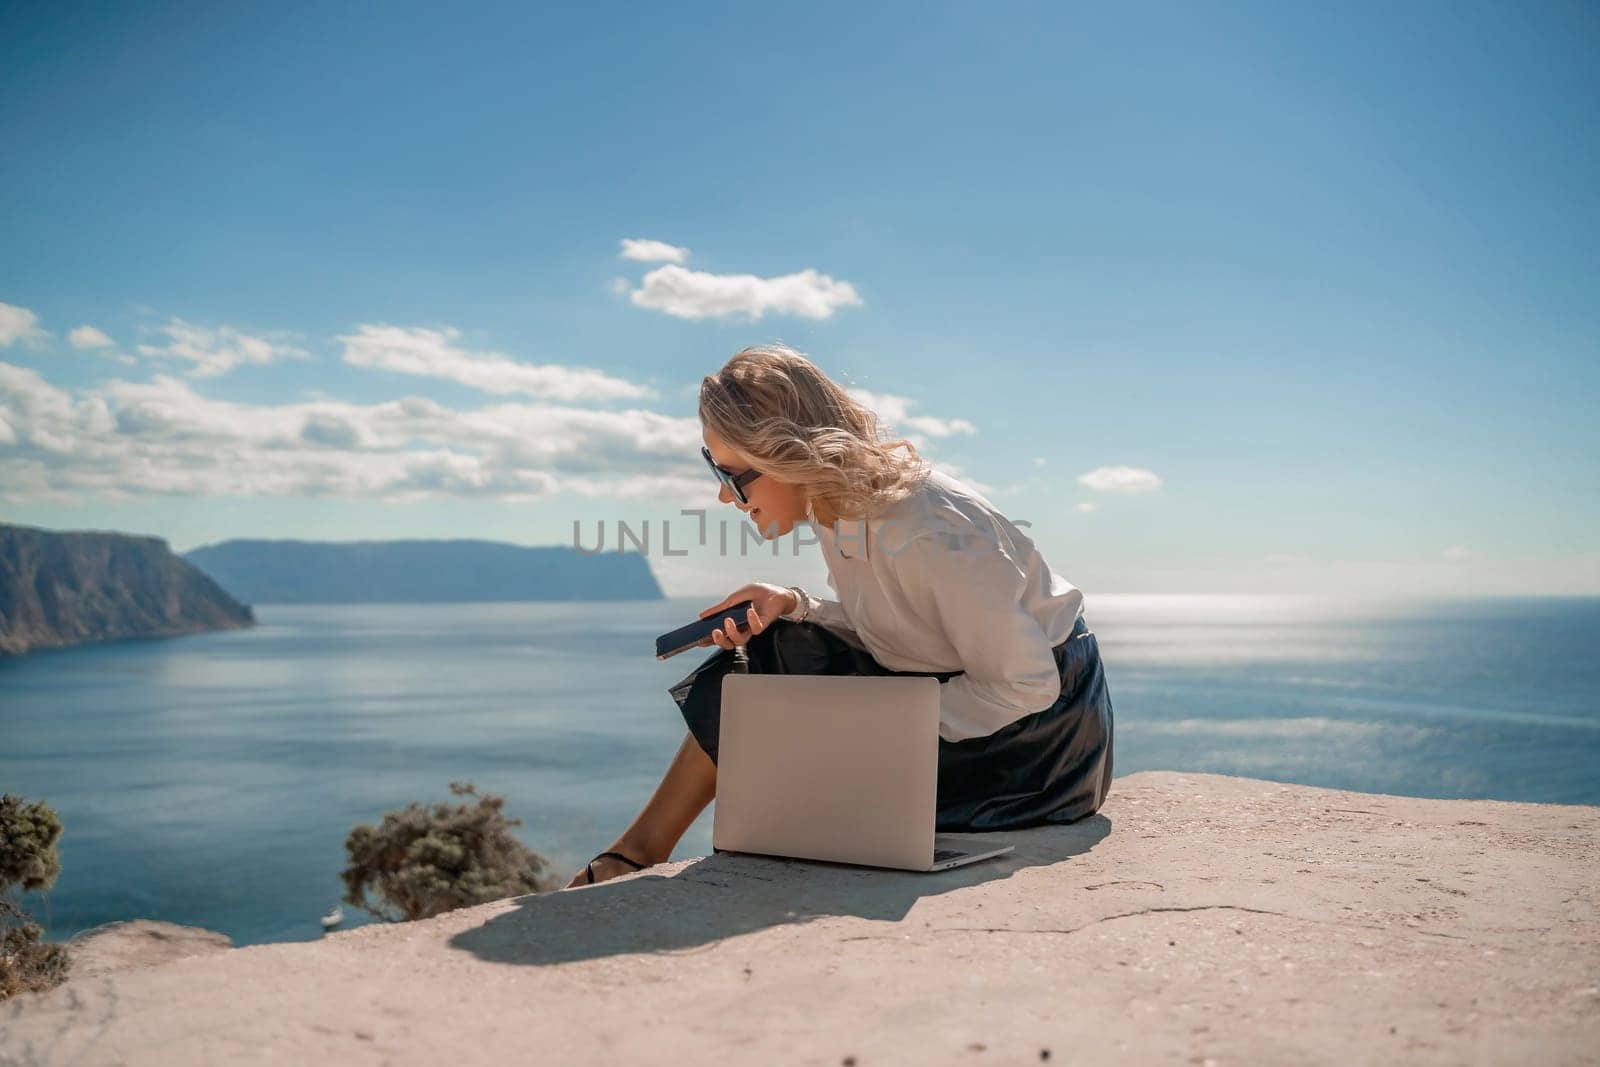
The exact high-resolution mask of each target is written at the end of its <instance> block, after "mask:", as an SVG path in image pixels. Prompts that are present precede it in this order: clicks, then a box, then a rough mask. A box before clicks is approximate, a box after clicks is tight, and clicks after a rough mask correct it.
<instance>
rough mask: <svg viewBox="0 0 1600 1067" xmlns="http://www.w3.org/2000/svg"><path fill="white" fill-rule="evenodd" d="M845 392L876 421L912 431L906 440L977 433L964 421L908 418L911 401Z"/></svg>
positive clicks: (931, 417) (866, 392) (860, 391)
mask: <svg viewBox="0 0 1600 1067" xmlns="http://www.w3.org/2000/svg"><path fill="white" fill-rule="evenodd" d="M845 392H847V393H849V394H850V396H851V397H852V398H854V399H855V400H856V401H858V402H859V403H862V404H865V405H866V406H867V407H869V408H871V409H872V410H873V411H875V412H877V414H878V417H879V418H880V419H882V420H883V421H884V422H887V423H889V424H891V425H893V426H897V427H903V428H904V429H907V430H911V431H912V433H911V434H908V435H907V436H908V437H914V436H915V435H916V434H921V435H923V436H926V437H949V436H951V435H953V434H958V433H977V432H978V428H977V427H976V426H974V425H973V424H972V423H970V422H968V421H967V420H966V419H944V418H939V417H938V416H935V415H913V414H911V407H912V405H913V404H915V403H916V401H915V400H912V399H911V398H910V397H904V396H896V395H894V394H893V393H873V392H869V391H868V390H866V389H854V388H851V389H846V390H845Z"/></svg>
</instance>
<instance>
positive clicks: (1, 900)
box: [0, 793, 70, 1000]
mask: <svg viewBox="0 0 1600 1067" xmlns="http://www.w3.org/2000/svg"><path fill="white" fill-rule="evenodd" d="M60 838H61V819H60V817H59V816H57V815H56V813H55V812H54V811H52V810H51V809H50V808H48V807H46V806H45V805H44V804H42V803H34V804H28V803H25V802H24V801H23V799H22V798H21V797H18V796H13V795H12V794H10V793H7V794H5V795H4V796H0V1000H4V999H5V998H6V997H9V996H11V995H12V994H14V993H20V992H23V991H27V992H33V993H39V992H43V991H44V990H46V989H51V988H53V987H55V986H58V985H60V984H61V983H62V982H63V981H65V980H66V977H67V968H68V966H69V964H70V957H68V955H67V950H66V949H65V948H64V947H63V946H61V945H54V944H48V943H46V942H43V941H41V940H40V938H41V937H42V936H43V935H44V931H43V929H41V928H40V926H39V924H38V923H35V922H32V921H30V919H29V918H28V914H27V912H25V911H23V910H22V907H21V905H20V904H19V903H17V902H16V901H13V900H12V899H11V898H10V894H11V893H12V892H13V891H16V892H17V893H18V894H19V895H20V894H21V893H30V892H33V891H35V890H39V889H49V888H50V887H51V886H52V885H54V884H55V880H56V876H57V875H58V874H60V873H61V854H60V852H58V851H57V850H56V842H57V841H58V840H60Z"/></svg>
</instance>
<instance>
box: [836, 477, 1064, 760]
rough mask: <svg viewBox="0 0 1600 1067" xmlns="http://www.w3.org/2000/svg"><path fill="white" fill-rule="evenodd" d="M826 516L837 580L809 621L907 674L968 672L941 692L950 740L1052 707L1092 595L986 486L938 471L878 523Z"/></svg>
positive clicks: (942, 728)
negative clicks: (831, 595) (1044, 552)
mask: <svg viewBox="0 0 1600 1067" xmlns="http://www.w3.org/2000/svg"><path fill="white" fill-rule="evenodd" d="M835 525H836V528H835V529H829V528H827V527H826V526H824V525H822V524H820V523H816V524H813V528H814V529H815V530H816V533H817V537H818V540H819V541H820V542H821V545H822V551H823V558H824V560H825V561H826V563H827V566H828V586H829V588H831V589H832V590H833V591H834V592H835V593H836V594H837V595H838V599H837V600H825V599H822V598H819V597H816V596H813V595H812V594H810V593H809V592H808V593H806V599H807V603H808V605H809V610H808V613H807V615H806V619H807V621H811V622H816V623H819V624H821V625H823V626H826V627H827V628H828V629H829V630H831V631H833V632H834V633H837V634H838V635H839V636H840V637H842V638H843V639H845V640H846V641H848V642H850V643H851V644H853V645H854V646H856V647H857V648H860V649H863V650H865V651H866V652H868V653H870V654H871V655H872V657H873V659H875V660H877V661H878V662H879V663H881V664H883V665H884V666H885V667H888V668H889V669H890V670H896V671H958V670H959V671H965V672H966V673H965V674H961V675H957V676H956V677H954V678H951V679H950V680H949V681H947V682H944V683H942V684H941V685H940V687H939V736H940V737H943V738H945V739H946V740H948V741H961V740H964V739H966V738H969V737H985V736H988V735H989V734H992V733H994V732H995V731H996V730H998V729H1000V728H1001V727H1003V726H1006V725H1008V724H1009V723H1012V722H1015V721H1016V720H1018V719H1021V718H1024V717H1025V716H1028V715H1031V714H1033V713H1034V712H1037V711H1043V710H1044V709H1045V708H1048V707H1049V706H1050V705H1051V704H1053V703H1054V702H1055V700H1056V697H1057V696H1059V695H1060V691H1061V677H1060V673H1059V672H1058V670H1057V668H1056V662H1055V657H1054V655H1053V654H1052V653H1051V649H1052V648H1054V647H1055V646H1056V645H1058V644H1060V643H1061V642H1062V641H1063V640H1065V639H1066V637H1067V635H1068V634H1070V633H1071V632H1072V627H1073V624H1074V623H1075V622H1076V621H1077V617H1078V615H1079V614H1081V613H1082V611H1083V593H1082V592H1081V591H1079V590H1078V589H1077V588H1076V587H1075V586H1073V585H1072V583H1070V582H1068V581H1067V580H1066V579H1065V578H1062V577H1061V576H1060V575H1058V574H1056V573H1055V572H1054V571H1052V570H1051V569H1050V567H1049V565H1048V564H1046V563H1045V561H1044V558H1043V557H1042V556H1040V554H1039V550H1038V549H1037V548H1035V547H1034V544H1033V542H1032V541H1031V540H1029V539H1028V537H1027V536H1026V535H1025V534H1024V533H1023V532H1022V531H1021V530H1020V529H1018V528H1017V527H1016V526H1015V525H1014V524H1013V523H1012V522H1011V521H1010V520H1009V519H1007V518H1006V517H1005V516H1004V515H1002V514H1000V512H999V511H998V510H996V509H995V507H994V505H992V504H990V503H989V501H988V500H986V499H984V498H983V497H982V496H981V495H979V494H978V492H977V491H976V490H974V489H972V488H971V487H970V486H968V485H966V484H965V483H963V482H961V481H959V480H957V479H956V478H954V477H952V476H950V475H947V474H945V473H943V472H942V471H938V470H934V471H933V472H932V473H931V474H930V475H929V477H928V479H927V481H926V483H925V484H924V485H923V487H922V488H921V489H919V490H918V491H917V492H915V493H913V494H911V495H910V496H908V497H906V498H905V499H903V500H901V501H899V502H897V503H896V504H894V505H893V506H891V507H889V508H887V509H884V510H883V511H882V512H881V513H875V514H874V515H872V516H870V517H869V518H868V519H866V520H860V519H840V520H839V521H838V522H837V523H836V524H835Z"/></svg>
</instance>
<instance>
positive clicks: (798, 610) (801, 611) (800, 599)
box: [781, 585, 811, 622]
mask: <svg viewBox="0 0 1600 1067" xmlns="http://www.w3.org/2000/svg"><path fill="white" fill-rule="evenodd" d="M789 592H791V593H793V594H794V614H792V615H784V616H781V618H785V619H788V620H789V621H790V622H804V621H805V619H806V616H807V615H809V614H811V597H810V595H809V594H808V593H806V591H805V590H804V589H801V588H800V587H799V586H798V585H791V586H790V587H789Z"/></svg>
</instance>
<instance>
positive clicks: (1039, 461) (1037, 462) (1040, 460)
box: [1033, 456, 1049, 467]
mask: <svg viewBox="0 0 1600 1067" xmlns="http://www.w3.org/2000/svg"><path fill="white" fill-rule="evenodd" d="M1048 462H1049V460H1047V459H1045V458H1044V457H1043V456H1034V457H1033V465H1034V466H1035V467H1042V466H1044V465H1045V464H1046V463H1048Z"/></svg>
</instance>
